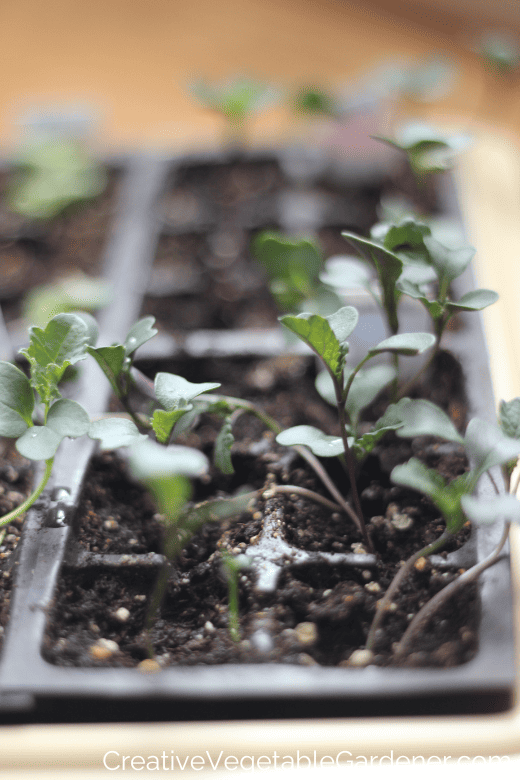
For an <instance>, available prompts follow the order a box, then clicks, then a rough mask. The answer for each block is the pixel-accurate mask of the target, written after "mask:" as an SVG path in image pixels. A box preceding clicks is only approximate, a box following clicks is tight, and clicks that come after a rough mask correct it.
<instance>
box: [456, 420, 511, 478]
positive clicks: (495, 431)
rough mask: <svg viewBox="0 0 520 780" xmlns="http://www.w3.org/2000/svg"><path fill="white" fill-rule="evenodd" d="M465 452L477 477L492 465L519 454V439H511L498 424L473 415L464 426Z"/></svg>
mask: <svg viewBox="0 0 520 780" xmlns="http://www.w3.org/2000/svg"><path fill="white" fill-rule="evenodd" d="M464 446H465V447H466V452H467V453H468V456H469V458H470V459H471V461H472V465H473V470H474V473H475V477H476V478H478V477H480V476H481V475H482V474H484V472H486V471H487V470H488V469H490V468H492V467H493V466H499V465H502V464H503V463H508V461H510V460H512V459H513V458H515V459H516V458H517V457H518V455H520V440H518V439H511V438H510V437H509V436H506V434H505V433H504V432H503V430H502V429H501V428H499V427H498V425H493V424H492V423H489V422H487V421H486V420H479V419H478V417H474V418H473V419H472V420H470V422H469V424H468V427H467V428H466V435H465V437H464Z"/></svg>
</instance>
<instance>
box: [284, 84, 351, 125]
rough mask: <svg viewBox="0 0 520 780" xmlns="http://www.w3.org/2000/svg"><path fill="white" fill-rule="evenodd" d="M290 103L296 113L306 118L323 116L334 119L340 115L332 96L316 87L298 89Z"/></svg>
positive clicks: (308, 86) (307, 86) (306, 86)
mask: <svg viewBox="0 0 520 780" xmlns="http://www.w3.org/2000/svg"><path fill="white" fill-rule="evenodd" d="M291 103H292V106H293V108H294V111H296V113H298V114H303V115H306V116H325V117H331V118H332V119H336V118H337V117H338V116H340V114H341V110H340V107H339V105H338V102H337V100H336V98H335V97H334V95H333V94H332V93H331V92H328V91H327V90H325V89H321V88H320V87H316V86H310V85H304V86H301V87H299V88H298V89H297V90H296V91H295V93H294V96H293V98H292V101H291Z"/></svg>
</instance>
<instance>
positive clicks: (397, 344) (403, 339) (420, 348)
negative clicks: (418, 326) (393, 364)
mask: <svg viewBox="0 0 520 780" xmlns="http://www.w3.org/2000/svg"><path fill="white" fill-rule="evenodd" d="M434 344H435V336H433V334H431V333H399V334H397V335H396V336H390V338H388V339H385V340H384V341H381V342H380V343H379V344H378V345H377V346H376V347H372V349H369V351H368V354H369V355H371V356H373V355H380V354H381V353H383V352H393V353H396V354H398V355H405V356H408V357H413V356H414V355H419V354H421V352H424V351H425V350H426V349H429V348H430V347H433V345H434Z"/></svg>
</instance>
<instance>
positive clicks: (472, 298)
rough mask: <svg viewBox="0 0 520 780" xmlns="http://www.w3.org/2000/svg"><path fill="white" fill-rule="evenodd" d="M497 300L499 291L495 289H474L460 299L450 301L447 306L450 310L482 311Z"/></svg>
mask: <svg viewBox="0 0 520 780" xmlns="http://www.w3.org/2000/svg"><path fill="white" fill-rule="evenodd" d="M496 301H498V293H496V292H494V290H473V292H469V293H466V294H465V295H463V296H462V298H460V299H459V300H458V301H448V302H447V303H446V306H445V308H446V311H449V312H452V311H453V312H455V311H457V310H462V311H481V310H482V309H485V308H487V306H491V304H493V303H496Z"/></svg>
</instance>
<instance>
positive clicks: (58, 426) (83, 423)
mask: <svg viewBox="0 0 520 780" xmlns="http://www.w3.org/2000/svg"><path fill="white" fill-rule="evenodd" d="M89 426H90V419H89V416H88V414H87V412H86V411H85V409H84V408H83V407H82V406H81V404H78V403H77V402H76V401H71V400H69V399H68V398H61V399H60V400H59V401H56V402H55V403H54V404H53V405H52V406H51V408H50V409H49V413H48V415H47V427H48V428H51V429H52V430H53V431H54V432H55V433H57V434H59V435H60V436H61V437H62V438H63V437H64V436H70V438H71V439H75V438H77V437H78V436H84V435H85V434H86V433H87V432H88V429H89Z"/></svg>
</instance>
